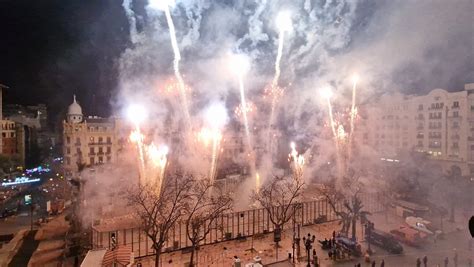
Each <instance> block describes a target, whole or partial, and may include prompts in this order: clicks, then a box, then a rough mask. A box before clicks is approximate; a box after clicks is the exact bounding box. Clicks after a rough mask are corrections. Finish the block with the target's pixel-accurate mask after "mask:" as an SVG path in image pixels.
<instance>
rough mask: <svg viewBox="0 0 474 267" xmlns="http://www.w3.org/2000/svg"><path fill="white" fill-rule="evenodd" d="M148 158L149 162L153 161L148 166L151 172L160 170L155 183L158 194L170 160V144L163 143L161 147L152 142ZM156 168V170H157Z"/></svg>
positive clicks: (148, 148)
mask: <svg viewBox="0 0 474 267" xmlns="http://www.w3.org/2000/svg"><path fill="white" fill-rule="evenodd" d="M146 151H147V158H148V161H147V163H148V162H150V163H152V164H153V165H152V166H147V167H148V169H149V172H153V173H154V172H158V174H157V175H156V176H157V177H156V180H155V185H156V188H157V190H158V192H157V193H158V194H159V192H160V191H161V185H162V184H163V179H164V173H165V169H166V164H167V162H168V158H167V156H168V153H169V148H168V146H165V145H162V146H160V147H157V146H155V144H153V143H152V144H150V145H149V146H148V147H147V149H146ZM155 170H156V171H155Z"/></svg>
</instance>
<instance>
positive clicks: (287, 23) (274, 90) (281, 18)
mask: <svg viewBox="0 0 474 267" xmlns="http://www.w3.org/2000/svg"><path fill="white" fill-rule="evenodd" d="M276 24H277V27H278V31H279V34H278V51H277V57H276V60H275V76H274V77H273V81H272V84H271V86H270V91H271V96H272V97H271V109H270V119H269V129H270V127H271V126H272V125H273V121H274V117H275V108H276V104H277V101H278V99H279V97H280V96H281V94H282V93H283V90H282V89H281V88H280V87H278V80H279V79H280V74H281V69H280V62H281V57H282V54H283V42H284V40H285V32H287V31H289V30H291V15H290V13H289V12H287V11H283V12H280V14H278V17H277V19H276ZM269 134H270V133H269Z"/></svg>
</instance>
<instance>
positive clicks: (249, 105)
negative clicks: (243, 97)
mask: <svg viewBox="0 0 474 267" xmlns="http://www.w3.org/2000/svg"><path fill="white" fill-rule="evenodd" d="M256 110H257V106H255V104H254V103H252V102H247V107H246V109H245V110H244V109H243V107H242V105H238V106H237V107H236V108H235V109H234V114H235V116H236V117H237V118H242V117H243V114H244V113H247V117H248V115H249V114H253V113H254V112H255V111H256Z"/></svg>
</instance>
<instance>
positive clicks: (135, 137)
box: [129, 124, 146, 183]
mask: <svg viewBox="0 0 474 267" xmlns="http://www.w3.org/2000/svg"><path fill="white" fill-rule="evenodd" d="M129 139H130V141H131V142H132V143H135V144H136V146H137V151H138V157H137V159H138V174H139V176H140V177H139V181H140V183H143V182H144V181H145V180H146V177H145V156H144V145H143V140H144V136H143V134H142V133H141V131H140V127H139V126H138V124H137V125H136V129H135V130H133V131H132V132H131V133H130V137H129Z"/></svg>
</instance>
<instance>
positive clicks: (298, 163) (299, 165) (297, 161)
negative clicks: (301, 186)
mask: <svg viewBox="0 0 474 267" xmlns="http://www.w3.org/2000/svg"><path fill="white" fill-rule="evenodd" d="M290 147H291V152H290V154H289V155H288V160H289V161H290V162H291V161H293V178H294V179H295V181H298V182H301V178H302V177H303V166H304V156H303V155H298V151H297V150H296V145H295V143H294V142H291V144H290Z"/></svg>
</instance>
